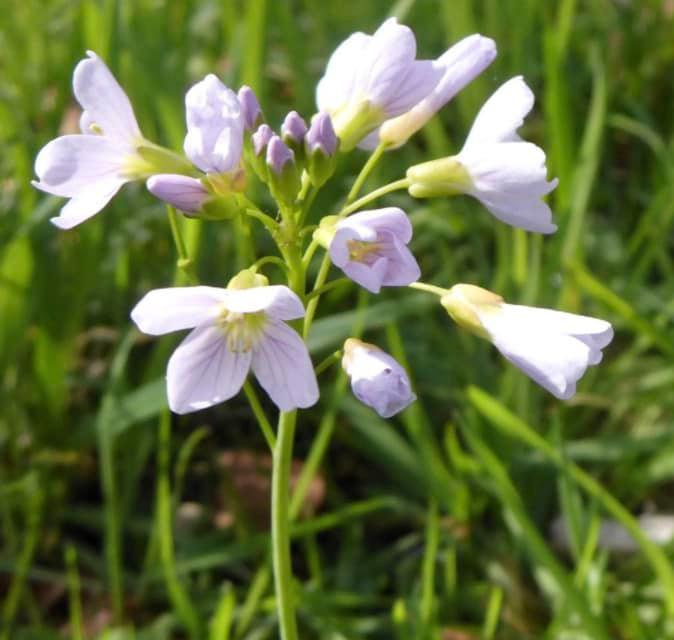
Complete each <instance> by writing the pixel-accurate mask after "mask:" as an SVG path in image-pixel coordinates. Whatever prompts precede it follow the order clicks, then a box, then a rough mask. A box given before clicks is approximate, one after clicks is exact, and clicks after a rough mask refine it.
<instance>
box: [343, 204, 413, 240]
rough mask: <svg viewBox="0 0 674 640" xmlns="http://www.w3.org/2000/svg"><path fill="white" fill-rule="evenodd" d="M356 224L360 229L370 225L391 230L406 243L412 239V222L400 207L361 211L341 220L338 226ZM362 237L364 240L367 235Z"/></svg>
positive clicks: (348, 226)
mask: <svg viewBox="0 0 674 640" xmlns="http://www.w3.org/2000/svg"><path fill="white" fill-rule="evenodd" d="M355 225H358V228H359V229H363V228H368V227H369V228H372V229H375V230H376V231H389V232H390V233H392V234H393V235H394V236H396V238H398V240H400V241H401V242H403V243H404V244H407V243H409V241H410V240H411V239H412V223H411V222H410V219H409V217H408V216H407V214H406V213H405V212H404V211H403V210H402V209H399V208H398V207H384V208H382V209H370V210H367V211H359V212H358V213H354V214H352V215H350V216H349V217H348V218H345V219H344V220H342V221H340V222H339V223H338V225H337V228H338V229H343V228H353V227H354V226H355ZM361 235H363V232H361ZM361 239H363V240H364V239H365V237H362V238H361Z"/></svg>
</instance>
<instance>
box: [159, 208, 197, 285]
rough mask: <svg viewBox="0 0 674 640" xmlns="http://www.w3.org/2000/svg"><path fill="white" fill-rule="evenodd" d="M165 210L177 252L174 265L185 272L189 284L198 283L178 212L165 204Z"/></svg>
mask: <svg viewBox="0 0 674 640" xmlns="http://www.w3.org/2000/svg"><path fill="white" fill-rule="evenodd" d="M166 211H167V212H168V219H169V225H170V227H171V235H172V236H173V242H174V243H175V245H176V251H177V252H178V261H177V262H176V265H177V267H178V269H179V270H180V271H182V272H183V273H184V274H185V277H186V278H187V281H188V282H189V283H190V284H198V283H199V279H198V278H197V274H196V271H195V270H194V263H193V262H192V259H191V258H190V257H189V253H188V251H187V243H186V242H185V238H184V237H183V233H182V229H181V228H180V220H179V219H178V214H177V213H176V211H175V209H174V208H173V207H171V206H169V205H166Z"/></svg>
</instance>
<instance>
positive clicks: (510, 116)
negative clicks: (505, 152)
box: [463, 76, 534, 149]
mask: <svg viewBox="0 0 674 640" xmlns="http://www.w3.org/2000/svg"><path fill="white" fill-rule="evenodd" d="M533 106H534V94H533V93H532V91H531V89H529V87H528V86H527V84H526V82H524V78H522V76H517V77H515V78H511V79H510V80H508V81H507V82H505V83H504V84H502V85H501V86H500V87H499V88H498V89H497V90H496V91H495V92H494V93H493V94H492V96H491V97H490V98H489V99H488V100H487V102H485V103H484V105H483V107H482V109H480V112H479V113H478V114H477V117H476V118H475V122H474V123H473V126H472V128H471V130H470V133H469V134H468V138H467V139H466V143H465V144H464V147H463V148H464V149H467V148H468V147H471V146H474V145H479V144H484V143H493V142H513V141H518V140H520V137H519V136H518V135H517V133H516V132H517V129H519V128H520V127H521V126H522V124H523V123H524V118H525V117H526V116H527V114H528V113H529V111H531V108H532V107H533Z"/></svg>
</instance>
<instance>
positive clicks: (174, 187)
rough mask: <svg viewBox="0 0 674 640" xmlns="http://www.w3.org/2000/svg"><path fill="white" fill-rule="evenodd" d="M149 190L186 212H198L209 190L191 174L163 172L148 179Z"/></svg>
mask: <svg viewBox="0 0 674 640" xmlns="http://www.w3.org/2000/svg"><path fill="white" fill-rule="evenodd" d="M147 188H148V191H149V192H150V193H151V194H152V195H153V196H155V197H157V198H159V199H160V200H163V201H164V202H167V203H168V204H170V205H171V206H172V207H175V208H176V209H179V210H180V211H183V212H184V213H188V214H189V213H197V212H198V211H199V210H200V209H201V207H202V205H203V204H204V201H205V200H206V199H207V198H208V197H209V195H210V194H209V192H208V189H206V187H204V185H203V183H202V182H201V180H197V179H196V178H190V177H189V176H181V175H175V174H171V173H162V174H158V175H156V176H152V177H150V178H149V179H148V181H147Z"/></svg>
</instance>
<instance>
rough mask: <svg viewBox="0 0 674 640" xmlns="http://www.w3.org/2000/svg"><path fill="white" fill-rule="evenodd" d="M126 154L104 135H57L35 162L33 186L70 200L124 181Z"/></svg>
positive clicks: (125, 179) (124, 150)
mask: <svg viewBox="0 0 674 640" xmlns="http://www.w3.org/2000/svg"><path fill="white" fill-rule="evenodd" d="M128 158H129V153H128V151H127V150H126V149H125V148H123V147H120V146H118V145H116V144H115V143H114V142H112V141H111V140H110V139H109V138H107V137H104V136H85V135H71V136H61V137H60V138H56V139H55V140H52V141H51V142H48V143H47V144H46V145H45V146H44V147H42V149H41V150H40V152H39V153H38V155H37V158H36V159H35V173H36V174H37V176H38V178H39V181H38V182H34V183H33V185H34V186H35V187H37V188H38V189H41V190H42V191H46V192H47V193H52V194H54V195H56V196H62V197H66V198H71V197H74V196H77V195H78V194H80V193H82V192H87V193H91V192H92V191H95V190H96V187H95V185H96V183H104V184H105V185H106V189H107V190H109V188H110V185H111V184H112V183H115V182H116V183H118V184H119V185H121V184H123V183H124V182H127V181H128V179H129V178H128V177H127V176H126V175H125V173H124V166H125V164H126V162H127V161H128Z"/></svg>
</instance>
